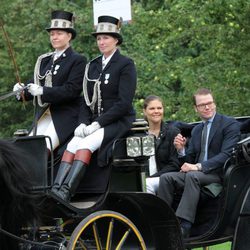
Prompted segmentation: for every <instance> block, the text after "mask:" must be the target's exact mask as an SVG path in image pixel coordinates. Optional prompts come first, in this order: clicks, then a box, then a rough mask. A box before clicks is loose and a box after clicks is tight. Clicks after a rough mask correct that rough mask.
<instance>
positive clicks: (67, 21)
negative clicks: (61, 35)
mask: <svg viewBox="0 0 250 250" xmlns="http://www.w3.org/2000/svg"><path fill="white" fill-rule="evenodd" d="M46 30H47V31H50V30H65V31H67V32H69V33H71V34H72V39H74V38H75V37H76V31H75V29H74V15H73V13H71V12H67V11H61V10H55V11H52V13H51V24H50V27H49V28H47V29H46Z"/></svg>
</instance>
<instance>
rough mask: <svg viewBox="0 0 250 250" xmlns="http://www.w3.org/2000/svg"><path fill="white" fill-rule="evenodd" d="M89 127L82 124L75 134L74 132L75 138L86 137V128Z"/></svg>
mask: <svg viewBox="0 0 250 250" xmlns="http://www.w3.org/2000/svg"><path fill="white" fill-rule="evenodd" d="M86 127H87V125H86V124H84V123H81V124H80V125H79V126H78V127H77V128H76V129H75V132H74V135H75V136H78V137H83V138H84V137H85V134H84V132H83V130H84V128H86Z"/></svg>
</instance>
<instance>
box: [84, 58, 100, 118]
mask: <svg viewBox="0 0 250 250" xmlns="http://www.w3.org/2000/svg"><path fill="white" fill-rule="evenodd" d="M89 65H90V63H88V64H87V65H86V68H85V73H84V78H83V95H84V99H85V102H86V104H87V106H89V107H90V109H91V111H92V113H94V111H95V105H96V102H97V108H98V116H99V115H100V114H101V104H102V97H101V89H100V85H101V81H100V78H101V75H102V74H100V76H99V78H98V79H89V78H88V71H89ZM88 81H89V82H95V83H94V87H93V96H92V100H91V101H90V100H89V95H88V86H87V85H88Z"/></svg>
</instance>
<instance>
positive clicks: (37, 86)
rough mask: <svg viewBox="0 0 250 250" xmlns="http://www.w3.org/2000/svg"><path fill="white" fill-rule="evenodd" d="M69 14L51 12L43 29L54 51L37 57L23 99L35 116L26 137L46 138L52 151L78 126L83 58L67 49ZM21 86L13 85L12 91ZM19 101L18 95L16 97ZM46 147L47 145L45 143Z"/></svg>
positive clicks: (71, 36) (73, 33)
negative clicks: (38, 136) (49, 20)
mask: <svg viewBox="0 0 250 250" xmlns="http://www.w3.org/2000/svg"><path fill="white" fill-rule="evenodd" d="M73 19H74V17H73V14H72V13H70V12H66V11H53V12H52V18H51V25H50V27H49V28H47V29H46V30H47V31H48V32H49V35H50V42H51V45H52V47H53V48H54V49H55V50H54V52H50V53H47V54H43V55H41V56H39V57H38V59H37V62H36V65H35V69H34V78H33V79H32V80H30V81H28V82H27V83H26V85H27V86H28V88H27V89H25V90H24V97H25V100H33V101H34V105H36V117H35V122H34V124H33V129H32V131H31V132H30V134H29V135H47V136H49V137H50V138H51V141H52V148H53V149H55V148H56V147H58V146H59V145H61V144H64V143H66V141H67V140H69V139H70V138H71V137H72V136H73V133H74V130H75V128H76V127H77V125H78V114H79V107H80V100H81V97H80V94H81V92H82V80H83V75H84V69H85V66H86V58H85V57H83V56H81V55H80V54H78V53H76V52H75V51H74V50H73V49H72V48H71V46H70V42H71V40H72V39H74V38H75V37H76V31H75V29H74V27H73V21H74V20H73ZM22 87H24V84H19V83H17V84H16V85H15V86H14V88H13V90H14V91H15V90H17V89H19V88H22ZM16 97H17V99H19V100H20V99H21V98H20V95H17V96H16ZM47 144H48V145H47V147H48V149H50V145H49V143H48V142H47Z"/></svg>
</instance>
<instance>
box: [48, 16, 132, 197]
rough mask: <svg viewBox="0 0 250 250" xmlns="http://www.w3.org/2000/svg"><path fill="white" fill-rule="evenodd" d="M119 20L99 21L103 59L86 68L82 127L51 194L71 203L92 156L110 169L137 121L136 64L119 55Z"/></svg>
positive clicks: (97, 31)
mask: <svg viewBox="0 0 250 250" xmlns="http://www.w3.org/2000/svg"><path fill="white" fill-rule="evenodd" d="M119 32H120V20H118V19H117V18H114V17H111V16H100V17H99V18H98V25H97V30H96V32H95V33H93V35H94V36H95V37H96V40H97V45H98V48H99V50H100V52H101V54H102V55H101V56H99V57H97V58H95V59H94V60H92V61H91V62H90V63H89V64H87V66H86V70H85V76H84V81H83V99H82V105H81V108H80V116H79V118H80V125H79V126H78V127H77V128H76V130H75V136H74V138H73V139H72V140H71V141H70V143H69V144H68V146H67V150H66V151H65V152H64V155H63V158H62V162H61V165H60V168H59V171H58V174H57V177H56V179H55V182H54V185H53V187H52V192H54V193H55V194H56V195H58V196H59V197H61V198H62V199H64V200H68V199H70V197H71V196H72V195H73V194H74V192H75V190H76V188H77V186H78V185H79V183H80V181H81V179H82V177H83V175H84V173H85V170H86V168H87V167H88V165H89V162H90V159H91V155H92V153H93V152H94V151H96V150H98V165H99V166H100V167H103V166H105V165H107V162H108V158H109V152H110V151H109V149H110V148H111V145H112V143H113V142H114V140H115V139H117V138H120V137H122V136H124V135H125V134H126V133H127V132H128V131H129V129H130V127H131V124H132V122H133V121H134V119H135V111H134V109H133V106H132V102H133V97H134V94H135V89H136V69H135V65H134V62H133V61H132V60H131V59H130V58H128V57H125V56H123V55H121V54H120V52H119V50H118V48H117V46H118V45H120V44H121V43H122V36H121V35H120V33H119Z"/></svg>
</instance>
